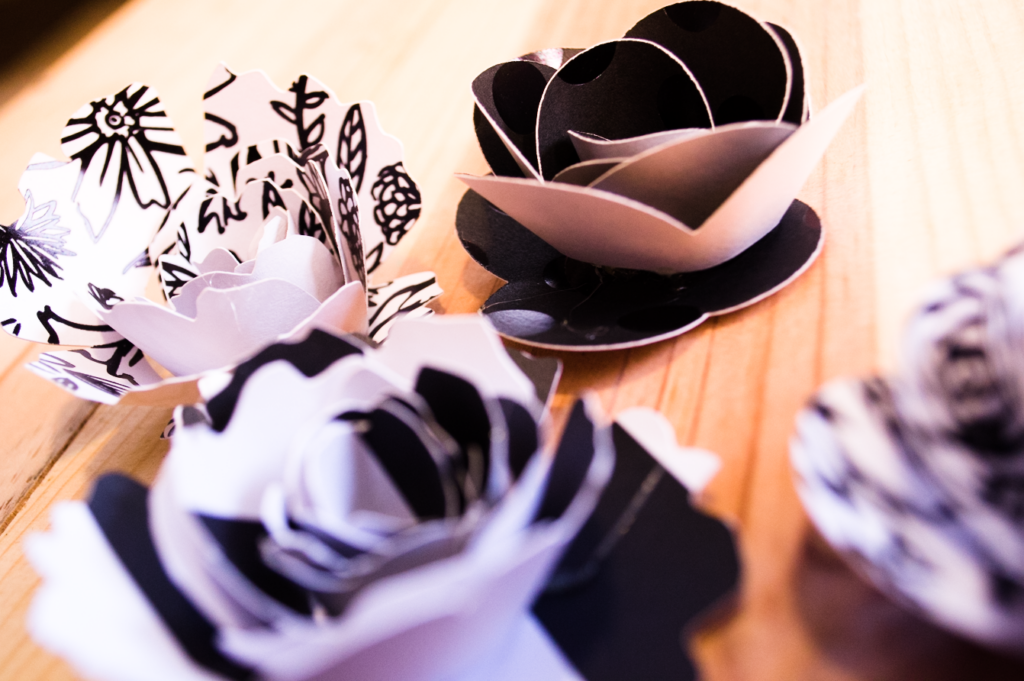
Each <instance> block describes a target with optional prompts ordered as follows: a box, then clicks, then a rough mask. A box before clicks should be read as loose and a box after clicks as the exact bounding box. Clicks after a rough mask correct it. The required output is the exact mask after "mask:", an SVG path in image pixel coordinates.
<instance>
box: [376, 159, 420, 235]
mask: <svg viewBox="0 0 1024 681" xmlns="http://www.w3.org/2000/svg"><path fill="white" fill-rule="evenodd" d="M370 192H371V194H372V195H373V200H374V201H376V202H377V205H376V206H375V207H374V209H373V219H374V220H375V221H376V222H377V224H378V225H380V229H381V232H383V233H384V239H385V241H387V242H388V243H389V244H390V245H392V246H394V245H395V244H397V243H398V242H399V241H401V239H402V237H403V236H405V233H406V232H408V231H409V229H410V228H412V225H413V223H415V222H416V219H417V218H419V216H420V190H419V188H417V187H416V183H415V182H413V181H412V178H411V177H409V175H408V173H406V172H405V168H404V167H403V165H402V162H401V161H399V162H398V163H396V164H394V165H390V166H384V167H383V168H381V169H380V173H379V174H378V175H377V181H376V182H374V183H373V187H372V188H371V189H370Z"/></svg>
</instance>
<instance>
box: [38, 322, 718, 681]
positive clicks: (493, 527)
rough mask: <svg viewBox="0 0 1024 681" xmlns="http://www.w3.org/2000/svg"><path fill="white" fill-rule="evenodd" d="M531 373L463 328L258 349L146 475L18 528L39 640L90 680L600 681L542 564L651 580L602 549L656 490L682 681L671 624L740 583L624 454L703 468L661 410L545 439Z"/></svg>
mask: <svg viewBox="0 0 1024 681" xmlns="http://www.w3.org/2000/svg"><path fill="white" fill-rule="evenodd" d="M518 361H523V358H522V357H520V358H519V360H518ZM538 362H540V365H541V366H540V367H538V366H537V365H536V364H534V363H531V362H530V361H529V360H527V361H526V363H527V364H529V365H531V368H530V372H531V374H532V375H534V376H535V377H537V378H538V379H539V380H537V381H535V382H531V381H530V380H529V379H527V377H526V375H525V374H523V373H522V372H521V371H520V370H519V369H518V368H517V365H516V363H515V362H514V361H513V359H512V358H511V357H510V355H509V354H506V352H505V350H504V349H503V348H502V346H501V343H500V340H499V338H498V337H497V335H496V334H495V333H494V332H493V331H492V330H491V329H490V328H489V327H488V326H487V325H486V323H485V322H483V321H482V320H480V319H479V318H467V317H462V318H459V317H452V318H433V319H430V320H401V321H399V322H398V324H396V326H395V331H394V336H393V337H392V339H390V340H389V342H388V343H386V344H384V345H383V346H382V348H381V349H380V350H378V351H374V350H371V349H369V348H368V347H367V346H365V345H363V344H362V343H361V342H360V341H358V340H357V339H355V338H354V337H351V336H346V337H339V336H334V335H331V334H328V333H326V332H323V331H321V330H318V329H314V330H312V331H311V332H309V334H308V335H307V336H305V337H304V338H303V339H301V340H296V341H293V342H289V343H278V344H275V345H271V346H269V347H267V348H266V349H264V350H263V351H262V352H260V353H259V354H258V355H256V356H255V357H254V358H252V359H250V360H248V361H246V362H244V363H242V364H241V365H240V366H239V367H238V368H237V370H236V371H235V372H234V374H233V377H232V379H231V381H230V383H229V384H227V385H226V386H225V387H224V388H223V390H222V391H221V392H219V393H218V394H217V395H215V396H213V397H212V398H211V399H210V400H208V402H207V403H206V405H205V406H182V407H178V409H177V411H176V413H175V418H176V420H177V422H178V429H177V433H176V435H175V438H174V440H173V443H172V446H171V451H170V453H169V454H168V455H167V458H166V459H165V461H164V463H163V465H162V467H161V470H160V472H159V474H158V476H157V479H156V481H155V482H154V484H153V486H152V488H150V489H148V490H147V489H146V488H145V487H144V486H142V485H140V484H138V483H136V482H134V481H132V480H130V479H128V478H125V477H123V476H120V475H108V476H105V477H103V478H101V479H100V480H99V481H98V482H97V484H96V486H95V488H94V490H93V493H92V497H91V499H90V500H89V501H88V502H87V503H85V502H66V503H63V504H61V505H59V506H57V507H56V508H55V509H54V511H53V514H52V520H53V527H52V530H51V531H50V532H48V533H47V534H42V535H35V536H34V537H32V538H30V540H29V541H28V543H27V545H26V550H27V553H28V556H29V558H30V560H31V562H32V563H33V565H34V566H35V567H36V569H37V570H38V571H39V573H40V574H41V575H42V577H43V586H42V587H41V588H40V590H39V592H38V593H37V595H36V598H35V600H34V602H33V605H32V608H31V612H30V616H29V629H30V631H31V632H32V635H33V636H34V637H35V638H36V639H37V640H38V641H39V642H40V643H41V644H43V645H44V646H46V647H47V648H49V649H50V650H52V651H54V652H56V653H58V654H60V655H62V656H64V657H66V658H67V659H68V660H69V661H70V662H71V663H72V664H73V665H74V666H75V667H76V669H78V670H79V671H80V672H81V673H82V674H84V675H85V676H88V677H90V678H96V679H128V678H130V679H136V680H144V679H215V678H232V679H248V678H266V679H356V678H357V679H367V680H369V679H403V680H404V681H417V680H423V681H427V680H437V681H442V680H443V679H449V680H453V679H467V680H468V679H480V678H489V679H515V678H531V679H541V680H543V679H552V680H553V679H582V678H587V679H599V678H604V677H602V676H601V675H600V674H598V675H596V676H594V675H591V674H589V673H588V672H587V671H585V670H586V665H585V664H582V665H581V664H579V662H578V659H577V657H576V655H577V653H578V651H577V650H576V648H578V647H579V646H578V645H577V646H576V648H574V647H573V645H572V642H573V636H576V637H578V635H579V632H580V630H581V629H580V627H574V628H573V629H572V630H569V631H568V633H566V632H565V631H564V630H565V627H564V626H561V623H562V621H563V620H565V619H566V614H567V610H566V606H565V604H564V603H559V602H558V595H555V596H550V597H545V598H548V600H547V601H544V599H542V602H540V603H539V604H538V605H537V606H536V609H537V613H538V614H537V615H536V616H531V615H530V608H531V605H533V603H534V601H535V599H536V598H537V596H538V593H539V592H540V591H541V590H542V588H544V586H545V583H546V582H547V581H548V579H549V576H550V575H551V574H552V571H553V570H556V565H557V566H559V567H558V569H557V571H556V576H558V574H559V572H560V573H561V574H562V577H563V578H564V577H565V576H569V577H571V578H572V580H571V581H574V582H576V583H584V584H586V583H587V582H588V581H593V582H595V583H596V584H597V588H599V589H603V590H605V591H607V589H608V588H609V587H610V586H611V585H615V584H619V586H620V587H621V586H625V587H628V588H636V586H637V583H641V584H642V583H643V582H644V581H645V580H642V579H639V578H637V579H634V578H632V577H631V575H629V574H623V573H622V572H621V571H622V565H623V563H622V561H621V557H622V554H621V553H620V552H619V551H618V550H614V551H613V550H612V549H613V547H614V545H615V543H616V541H621V542H622V543H624V544H627V545H628V543H629V537H630V535H631V534H633V533H634V532H636V533H637V534H636V535H634V536H639V537H640V538H641V539H642V540H643V541H649V540H650V539H652V536H651V535H649V534H647V532H649V531H650V529H653V527H655V526H656V525H658V524H663V523H662V522H661V521H662V520H663V516H662V515H661V514H660V513H658V511H659V510H664V508H665V507H664V503H665V502H670V503H680V504H682V506H676V507H672V508H674V510H675V512H676V518H677V521H678V524H679V525H680V526H681V527H684V528H685V532H684V534H683V535H682V536H681V535H679V534H678V533H676V532H675V530H671V531H669V532H668V534H665V533H662V535H661V536H660V537H659V536H658V533H657V532H656V533H655V535H653V538H655V539H664V540H665V541H655V542H654V543H653V545H652V546H650V547H649V548H648V550H649V551H650V550H653V551H655V552H656V553H655V554H653V555H657V556H662V558H661V559H660V560H651V559H650V556H648V557H647V560H646V561H645V566H644V568H645V569H646V571H647V574H648V575H649V576H650V575H659V574H660V573H659V572H658V568H657V565H658V564H660V565H661V569H662V572H666V573H667V574H668V575H669V576H670V577H671V579H669V580H668V584H663V585H651V584H649V583H648V584H646V585H643V586H644V587H645V588H652V587H654V588H663V589H664V593H665V596H664V598H663V600H664V601H665V602H666V605H667V606H668V608H669V609H670V619H669V620H668V622H669V625H670V626H668V627H664V626H663V629H665V631H663V632H662V635H661V637H660V638H663V639H665V640H666V641H667V642H668V643H667V645H665V646H663V647H664V648H667V649H668V650H669V652H670V654H672V655H674V656H675V659H676V660H677V667H676V669H675V670H674V671H673V676H672V678H678V677H680V676H681V677H683V678H685V677H686V674H687V672H692V669H690V668H689V666H688V662H687V661H686V658H685V654H684V652H683V649H682V647H681V646H680V645H679V635H680V630H681V628H682V626H683V625H684V624H685V622H686V621H687V620H688V619H690V618H692V617H693V616H694V615H695V614H696V612H695V610H701V609H703V608H705V607H707V605H708V604H710V602H711V601H713V600H715V599H717V598H719V597H721V595H722V594H723V593H726V592H727V591H729V590H731V589H732V588H733V587H734V585H735V581H736V578H737V568H738V566H737V562H736V553H735V547H734V545H733V543H732V538H731V535H730V534H729V532H728V531H727V530H726V529H725V528H724V527H723V526H722V525H721V524H720V523H719V522H717V521H715V520H713V519H711V518H708V517H707V516H704V515H702V514H699V513H698V512H696V511H694V510H693V509H692V508H691V507H690V506H689V504H688V497H687V493H686V491H685V488H684V487H682V486H681V485H680V484H679V483H678V482H676V481H675V480H674V479H672V475H670V474H668V473H666V472H665V469H664V468H662V467H661V466H659V465H658V464H657V463H656V462H655V461H654V459H652V458H651V456H650V455H648V454H646V453H644V449H643V448H642V445H640V444H638V443H640V442H643V443H645V444H644V445H643V446H646V447H649V448H650V449H651V450H653V451H658V450H661V449H664V448H665V446H666V441H665V440H666V433H665V432H664V431H665V429H667V432H668V435H667V439H668V440H669V441H671V445H670V446H669V448H670V449H673V450H674V451H673V455H674V456H673V464H672V466H673V469H674V471H675V474H677V475H681V476H682V478H683V479H684V480H685V481H686V483H687V484H688V485H691V486H694V487H695V488H699V487H702V486H703V484H705V483H706V481H707V479H708V478H709V477H710V476H711V475H713V474H714V471H715V469H716V468H717V459H716V458H715V457H713V456H711V455H708V454H707V453H703V452H686V451H682V450H678V449H676V448H675V445H674V434H673V433H672V428H671V426H669V425H668V424H667V423H666V422H664V419H663V418H661V417H660V416H658V415H657V414H654V413H653V412H641V413H634V414H633V415H632V416H631V417H630V418H629V419H627V420H626V421H625V422H624V423H625V425H626V426H627V427H629V428H632V430H633V431H635V432H638V433H642V435H640V436H639V439H633V438H632V437H631V436H629V435H628V434H627V432H626V430H623V427H622V426H615V427H614V428H613V427H610V426H609V425H608V424H607V423H605V422H604V419H603V417H602V416H601V414H600V413H599V409H598V408H597V407H596V405H595V404H594V403H591V402H589V401H588V400H586V399H584V401H582V402H579V403H577V405H576V406H575V407H574V408H573V410H572V413H571V415H570V417H569V420H568V423H567V425H566V428H565V431H564V433H563V435H562V437H561V441H560V442H559V443H557V444H553V443H548V442H547V440H548V438H547V437H546V435H545V433H546V427H545V426H544V425H543V424H544V418H543V411H542V404H541V401H540V397H543V396H544V392H543V390H542V389H540V388H539V387H538V386H541V385H547V386H549V387H550V386H551V385H552V383H551V379H552V376H551V366H550V360H547V364H545V361H544V360H539V361H538ZM545 367H546V368H545ZM659 419H660V420H659ZM544 450H549V451H548V454H547V455H544V454H542V453H541V452H542V451H544ZM613 468H614V469H615V471H614V475H613ZM634 478H637V479H634ZM662 478H665V480H664V481H663V480H662ZM615 490H618V491H615ZM613 491H615V492H614V494H613ZM641 492H642V494H641ZM648 498H650V499H652V500H655V501H652V502H651V506H650V508H651V513H654V514H656V519H657V522H656V523H655V525H653V526H652V525H649V524H648V521H647V520H646V516H645V513H644V511H645V508H646V506H645V504H646V501H647V499H648ZM671 500H675V501H674V502H672V501H671ZM656 504H661V505H656ZM595 508H597V509H598V510H597V511H595V512H593V513H592V511H594V509H595ZM627 521H628V522H627ZM585 525H586V527H587V528H588V529H586V530H584V531H583V532H581V533H580V535H579V539H578V540H577V541H575V542H573V538H574V536H575V535H576V534H577V532H578V531H579V530H580V528H581V527H584V526H585ZM637 527H646V528H647V530H637V529H636V528H637ZM610 535H611V536H614V537H615V541H613V542H611V543H610V544H609V542H608V540H607V536H610ZM580 540H582V542H581V541H580ZM571 542H572V549H571V550H570V552H569V554H567V559H566V561H562V563H561V564H560V563H559V560H560V557H561V554H562V552H563V550H564V549H565V548H566V547H567V546H570V543H571ZM666 547H668V551H667V552H666ZM594 551H597V555H596V557H595V554H594ZM672 552H675V554H673V553H672ZM609 553H611V557H609ZM632 553H634V552H632V551H630V552H629V554H632ZM629 554H627V560H626V563H625V564H629V561H630V560H631V559H632V558H633V556H631V555H629ZM679 555H681V556H683V561H684V564H683V565H682V566H679V565H676V564H675V563H674V562H673V561H672V560H666V559H665V558H664V556H679ZM695 556H696V558H695ZM602 561H611V563H612V564H613V565H614V566H615V570H616V571H613V572H603V571H604V570H605V566H604V565H602V564H601V563H602ZM693 565H696V566H697V567H696V569H694V568H693V567H687V566H693ZM709 566H710V569H709ZM652 568H654V569H653V570H652ZM595 572H600V573H601V574H603V575H605V576H603V577H601V578H600V579H593V576H594V573H595ZM609 575H610V576H611V579H609V578H608V576H609ZM634 576H635V575H634ZM563 581H565V580H564V579H563ZM564 586H565V585H564V584H563V588H564ZM679 586H681V587H682V589H683V593H682V594H680V593H679V589H678V587H679ZM589 589H590V587H587V588H584V589H583V590H582V593H584V594H586V593H588V592H589ZM573 593H574V594H575V595H574V596H572V597H575V596H577V595H578V594H579V593H580V592H573ZM598 595H603V596H604V601H603V603H604V604H603V606H602V607H607V606H608V605H610V604H614V603H615V601H616V599H615V598H614V597H612V598H609V594H607V593H602V592H598ZM552 598H553V599H554V600H553V601H552V600H551V599H552ZM648 602H649V599H647V600H644V601H641V603H640V605H641V607H643V608H644V609H645V611H646V616H647V620H648V621H650V620H651V619H652V618H651V616H650V615H651V611H650V609H649V608H646V606H643V603H648ZM570 605H571V604H570ZM572 607H576V608H577V609H576V610H575V611H574V612H568V614H570V615H571V616H572V617H571V619H572V621H575V622H580V621H581V616H583V619H586V617H585V616H584V611H581V610H579V606H572ZM615 607H616V608H619V609H620V610H623V611H624V612H625V613H627V615H628V613H629V612H630V610H629V608H628V607H626V604H620V605H616V606H615ZM538 618H539V619H538ZM590 619H591V620H592V621H591V622H590V624H596V625H598V631H599V632H600V631H601V630H605V631H604V634H605V635H607V630H608V627H607V626H602V625H601V618H600V617H599V618H597V619H596V620H595V619H594V618H590ZM616 622H618V618H616ZM662 625H664V622H662ZM588 626H589V625H588ZM646 626H648V627H649V624H648V625H646ZM612 629H613V630H614V627H613V628H612ZM583 630H586V627H584V629H583ZM633 635H635V631H634V632H630V636H629V637H628V638H627V640H626V641H625V645H626V646H627V647H631V648H635V646H632V645H631V644H630V643H629V642H630V641H632V640H633V639H632V636H633ZM651 638H652V641H654V640H655V639H657V638H658V637H651ZM566 641H568V643H566ZM598 643H600V640H598ZM613 643H614V642H613ZM618 645H619V647H622V646H623V642H622V641H620V642H618ZM659 645H660V644H659ZM659 645H653V646H652V650H657V649H658V647H659ZM588 647H589V648H591V649H593V648H594V646H593V645H591V646H588ZM597 648H598V649H600V648H602V645H598V646H597ZM636 652H637V651H635V650H634V652H633V653H632V654H633V655H634V656H635V654H636ZM643 652H644V654H645V655H648V656H649V655H650V652H651V651H650V650H647V651H643ZM584 662H586V660H584ZM577 669H583V670H584V671H583V672H582V674H584V675H581V672H580V671H577ZM652 678H654V677H652Z"/></svg>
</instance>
